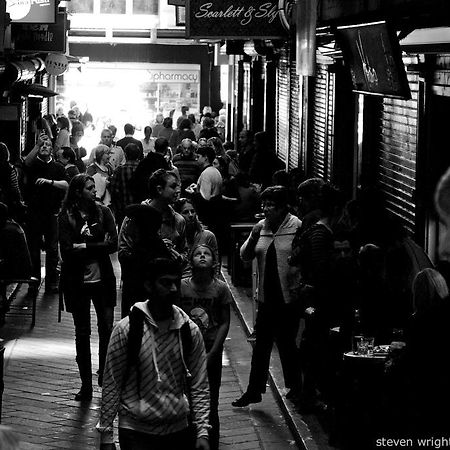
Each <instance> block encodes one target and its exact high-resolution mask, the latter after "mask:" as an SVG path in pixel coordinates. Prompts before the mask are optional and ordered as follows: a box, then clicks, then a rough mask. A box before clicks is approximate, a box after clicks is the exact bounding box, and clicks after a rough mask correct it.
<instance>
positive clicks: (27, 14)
mask: <svg viewBox="0 0 450 450" xmlns="http://www.w3.org/2000/svg"><path fill="white" fill-rule="evenodd" d="M6 12H7V13H9V16H10V17H11V22H13V23H14V22H19V23H55V16H56V0H6Z"/></svg>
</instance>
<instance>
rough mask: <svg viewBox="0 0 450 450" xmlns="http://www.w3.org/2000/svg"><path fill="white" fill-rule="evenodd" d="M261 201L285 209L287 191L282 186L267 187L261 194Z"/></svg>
mask: <svg viewBox="0 0 450 450" xmlns="http://www.w3.org/2000/svg"><path fill="white" fill-rule="evenodd" d="M261 201H262V202H264V201H271V202H274V203H275V205H276V207H277V208H287V207H288V204H289V194H288V190H287V189H286V188H285V187H284V186H269V187H268V188H266V189H264V191H263V192H262V193H261Z"/></svg>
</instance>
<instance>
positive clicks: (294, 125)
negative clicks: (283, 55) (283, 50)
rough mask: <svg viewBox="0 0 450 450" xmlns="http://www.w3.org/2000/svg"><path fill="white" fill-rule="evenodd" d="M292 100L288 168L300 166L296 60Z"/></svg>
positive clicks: (292, 70)
mask: <svg viewBox="0 0 450 450" xmlns="http://www.w3.org/2000/svg"><path fill="white" fill-rule="evenodd" d="M290 91H291V101H290V107H289V118H290V120H289V123H290V130H289V161H288V168H289V169H294V168H296V167H298V163H299V153H300V112H301V111H300V84H299V77H298V75H297V74H296V70H295V60H294V61H291V70H290Z"/></svg>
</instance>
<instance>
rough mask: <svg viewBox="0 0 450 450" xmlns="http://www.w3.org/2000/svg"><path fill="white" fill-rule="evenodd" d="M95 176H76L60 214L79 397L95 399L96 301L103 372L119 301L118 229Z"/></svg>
mask: <svg viewBox="0 0 450 450" xmlns="http://www.w3.org/2000/svg"><path fill="white" fill-rule="evenodd" d="M95 196H96V192H95V183H94V179H93V178H92V177H91V176H89V175H87V174H78V175H76V176H75V177H74V178H72V180H71V182H70V184H69V189H68V191H67V195H66V198H65V200H64V203H63V207H62V210H61V212H60V214H59V217H58V226H59V244H60V248H61V257H62V266H61V282H60V284H61V290H62V293H63V296H64V302H65V306H66V310H67V311H68V312H71V313H72V316H73V321H74V325H75V347H76V355H77V356H76V360H77V363H78V369H79V372H80V377H81V389H80V391H79V392H78V393H77V394H76V395H75V400H77V401H83V400H90V399H92V362H91V346H90V335H91V300H92V303H93V304H94V307H95V311H96V314H97V327H98V334H99V372H98V374H99V376H98V384H99V386H101V385H102V379H103V368H104V365H105V358H106V350H107V348H108V342H109V336H110V334H111V331H112V326H113V317H114V307H115V305H116V278H115V276H114V271H113V267H112V263H111V259H110V257H109V255H110V254H111V253H114V252H115V251H117V230H116V224H115V222H114V217H113V215H112V213H111V211H110V209H109V208H107V207H106V206H104V205H102V204H101V203H98V202H96V200H95V198H96V197H95Z"/></svg>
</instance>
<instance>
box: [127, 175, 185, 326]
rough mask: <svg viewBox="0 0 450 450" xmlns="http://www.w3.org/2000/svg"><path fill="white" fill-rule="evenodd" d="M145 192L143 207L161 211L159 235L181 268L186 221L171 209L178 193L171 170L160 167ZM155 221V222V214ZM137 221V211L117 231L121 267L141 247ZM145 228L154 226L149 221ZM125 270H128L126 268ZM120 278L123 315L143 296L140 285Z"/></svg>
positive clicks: (176, 181)
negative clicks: (118, 232)
mask: <svg viewBox="0 0 450 450" xmlns="http://www.w3.org/2000/svg"><path fill="white" fill-rule="evenodd" d="M148 192H149V198H148V199H147V200H145V201H143V202H142V206H151V207H152V208H153V209H155V210H156V211H158V212H159V213H160V214H161V216H162V218H161V219H160V220H161V221H160V227H159V237H160V238H161V239H162V240H163V242H164V244H165V245H166V247H167V250H168V251H169V254H170V256H171V257H172V258H173V259H174V260H176V261H178V263H179V264H181V265H182V266H183V267H184V266H185V265H186V263H187V252H188V249H187V244H186V223H185V221H184V219H183V217H182V216H181V215H180V214H178V213H177V212H175V211H174V210H173V208H172V204H173V203H174V202H175V201H176V200H177V199H178V196H179V194H180V182H179V181H178V178H177V177H176V176H175V175H174V174H173V173H172V172H168V171H166V170H164V169H159V170H157V171H156V172H155V173H154V174H153V175H152V176H151V177H150V179H149V181H148ZM133 216H134V217H133ZM147 220H151V219H147ZM154 221H156V217H155V218H154ZM140 223H142V220H140V217H138V216H137V215H136V214H133V215H132V214H130V216H126V217H125V219H124V221H123V224H122V227H121V229H120V234H119V261H120V263H121V265H122V266H124V265H127V264H129V263H130V262H132V261H133V260H135V259H136V254H138V253H139V252H140V250H141V249H140V248H139V247H140V246H141V245H142V242H143V240H144V239H143V236H142V226H140ZM147 227H148V228H149V229H150V227H151V228H152V229H153V226H151V225H150V223H149V222H148V223H147ZM150 231H151V230H149V232H150ZM155 231H156V230H155ZM152 234H153V233H152ZM127 272H128V273H129V271H127ZM123 281H124V288H123V292H122V316H123V317H124V316H125V315H127V314H128V312H129V311H130V307H131V306H132V305H133V303H134V302H136V301H140V300H142V298H141V297H140V292H141V289H140V288H141V286H140V285H139V284H136V282H135V279H134V278H131V279H130V278H127V279H124V280H123Z"/></svg>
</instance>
